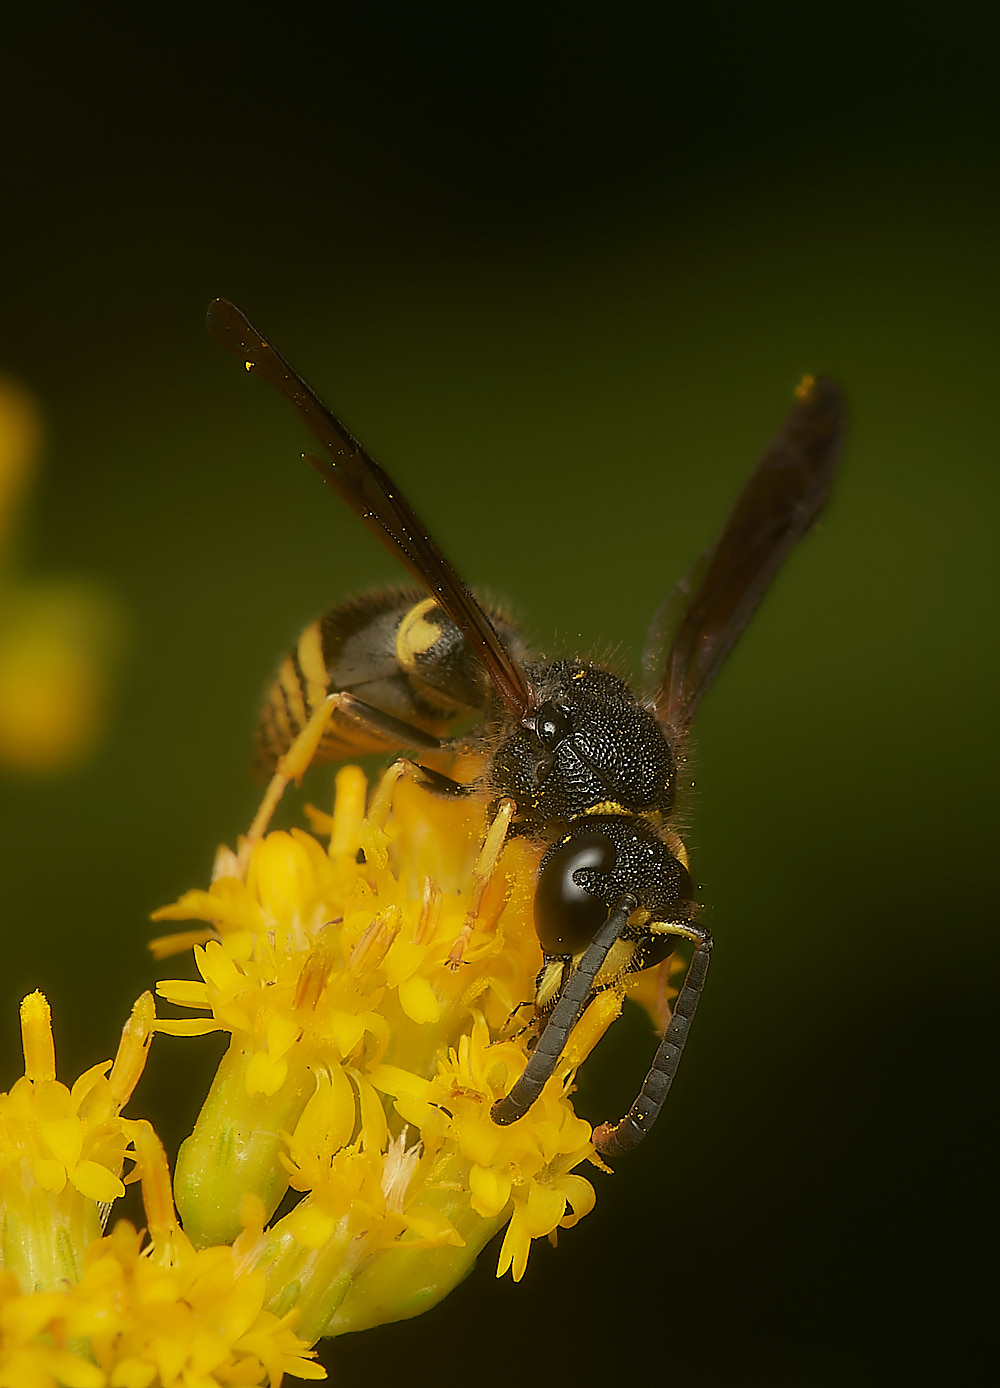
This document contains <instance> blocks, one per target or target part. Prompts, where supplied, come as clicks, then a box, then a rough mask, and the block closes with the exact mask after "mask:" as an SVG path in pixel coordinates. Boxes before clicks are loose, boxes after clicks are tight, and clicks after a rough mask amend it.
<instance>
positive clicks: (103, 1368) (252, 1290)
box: [0, 993, 323, 1388]
mask: <svg viewBox="0 0 1000 1388" xmlns="http://www.w3.org/2000/svg"><path fill="white" fill-rule="evenodd" d="M153 1024H154V1015H153V999H152V997H151V996H150V995H149V994H148V993H147V994H145V995H144V996H143V997H142V998H140V999H139V1001H138V1002H137V1003H136V1005H135V1007H134V1009H133V1011H132V1016H131V1018H130V1019H129V1021H128V1023H127V1024H126V1026H125V1029H124V1031H123V1033H122V1040H121V1044H120V1046H119V1048H118V1054H117V1055H116V1057H115V1059H114V1061H113V1062H111V1061H108V1062H105V1063H104V1064H101V1065H96V1066H93V1067H92V1068H91V1069H89V1070H88V1071H86V1072H85V1073H84V1074H83V1075H81V1076H80V1078H79V1079H78V1080H77V1081H76V1083H75V1084H74V1085H73V1087H72V1088H71V1089H69V1088H67V1087H66V1086H65V1085H64V1084H62V1083H60V1081H58V1080H57V1079H56V1068H55V1047H54V1045H53V1040H52V1028H51V1019H50V1015H49V1008H48V1003H47V1002H46V1000H45V998H44V997H43V996H42V995H41V994H40V993H32V994H30V995H29V996H28V997H27V998H26V999H25V1000H24V1003H23V1004H22V1007H21V1033H22V1041H23V1047H24V1059H25V1067H24V1068H25V1073H24V1077H23V1078H22V1079H20V1080H18V1081H17V1082H16V1083H15V1085H14V1086H13V1088H12V1089H11V1091H10V1093H9V1094H3V1095H0V1215H2V1218H0V1231H2V1232H0V1388H55V1386H56V1385H57V1384H66V1385H69V1386H70V1388H155V1386H156V1385H162V1388H170V1385H175V1384H176V1385H178V1388H180V1385H183V1388H216V1385H222V1384H229V1383H241V1384H262V1383H264V1382H265V1381H266V1382H270V1383H271V1384H272V1385H276V1384H278V1383H280V1381H281V1376H282V1374H283V1373H295V1374H297V1375H299V1376H300V1377H312V1378H319V1377H323V1370H322V1369H321V1368H319V1367H318V1366H317V1365H316V1364H314V1363H313V1362H312V1361H311V1358H309V1357H304V1356H308V1355H309V1346H308V1344H307V1343H306V1342H304V1341H303V1340H301V1339H300V1338H299V1337H298V1336H297V1335H295V1334H294V1333H293V1331H292V1329H291V1321H292V1319H293V1317H291V1316H286V1317H284V1318H281V1317H278V1316H277V1315H275V1314H274V1313H273V1312H271V1311H269V1310H267V1309H265V1307H264V1296H265V1278H264V1274H263V1273H262V1272H254V1271H253V1270H247V1269H244V1268H242V1267H241V1266H240V1264H239V1262H238V1260H237V1258H236V1256H235V1253H234V1250H233V1249H231V1248H227V1247H222V1248H211V1249H206V1250H203V1251H201V1252H197V1251H196V1250H195V1249H194V1247H193V1246H192V1245H191V1243H190V1241H189V1240H188V1239H187V1238H186V1237H185V1235H184V1234H183V1232H182V1231H181V1229H180V1227H179V1225H178V1223H177V1219H176V1215H175V1213H174V1207H173V1201H172V1199H171V1196H170V1176H169V1171H168V1167H167V1161H166V1156H165V1154H164V1152H163V1148H162V1146H161V1145H160V1142H159V1139H158V1138H157V1137H156V1134H155V1133H154V1132H153V1130H152V1128H151V1127H150V1125H149V1124H148V1123H146V1122H141V1121H140V1122H135V1121H133V1120H129V1119H125V1118H122V1117H121V1109H122V1107H123V1105H124V1104H125V1103H126V1101H127V1100H128V1098H129V1096H130V1095H131V1093H132V1090H133V1088H134V1087H135V1084H136V1081H137V1080H138V1078H139V1075H140V1074H141V1072H142V1068H143V1065H144V1063H145V1059H146V1052H147V1049H148V1046H149V1041H150V1037H151V1035H152V1029H153ZM127 1161H128V1162H131V1163H133V1164H134V1169H133V1171H132V1172H131V1173H130V1174H129V1176H128V1177H126V1179H127V1180H133V1179H136V1178H138V1179H140V1180H141V1182H142V1191H143V1198H144V1202H145V1206H146V1216H147V1220H148V1224H149V1241H148V1242H147V1243H146V1245H145V1247H143V1246H142V1242H143V1241H142V1238H141V1236H140V1235H139V1234H137V1233H136V1231H135V1229H133V1227H132V1226H131V1225H130V1224H129V1223H128V1222H127V1221H124V1220H122V1221H119V1223H118V1224H117V1225H116V1226H115V1228H114V1230H113V1231H112V1233H111V1234H110V1235H109V1236H108V1237H107V1238H104V1237H102V1229H103V1224H104V1220H105V1218H106V1216H107V1213H108V1211H109V1209H110V1205H111V1202H112V1201H113V1200H115V1199H117V1198H118V1197H119V1196H121V1195H123V1194H124V1193H125V1186H124V1184H123V1181H122V1174H123V1171H124V1167H125V1163H126V1162H127Z"/></svg>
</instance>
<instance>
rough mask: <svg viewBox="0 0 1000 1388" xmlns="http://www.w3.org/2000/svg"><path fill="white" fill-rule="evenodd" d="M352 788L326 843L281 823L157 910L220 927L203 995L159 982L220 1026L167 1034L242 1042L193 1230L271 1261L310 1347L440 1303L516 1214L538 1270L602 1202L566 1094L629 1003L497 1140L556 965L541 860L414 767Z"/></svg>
mask: <svg viewBox="0 0 1000 1388" xmlns="http://www.w3.org/2000/svg"><path fill="white" fill-rule="evenodd" d="M337 782H338V793H337V801H336V808H335V811H334V814H333V816H332V817H326V816H322V815H319V814H318V813H316V812H313V818H314V821H315V826H316V827H317V828H318V829H319V830H321V831H322V832H323V833H324V834H325V835H328V836H329V846H328V847H327V846H324V845H323V844H321V843H320V841H319V840H318V839H317V838H314V837H312V836H310V835H307V834H305V833H303V832H301V831H297V830H292V831H291V832H290V833H286V832H276V833H271V834H269V835H267V836H266V837H263V838H260V839H259V840H257V841H256V842H254V843H252V844H250V845H248V846H246V847H245V849H244V851H243V853H242V855H241V857H240V858H239V859H237V858H235V857H233V856H232V855H223V856H222V858H221V860H220V863H219V865H218V869H219V875H217V877H216V880H215V881H214V883H213V884H212V886H211V888H210V889H209V890H208V891H202V892H190V893H188V894H186V895H185V896H184V897H182V898H181V900H180V901H179V902H178V903H177V904H176V905H175V906H172V907H167V908H164V909H163V910H161V911H158V912H157V913H156V915H157V918H158V919H161V920H163V919H174V920H181V919H192V918H194V919H200V920H204V921H206V922H209V923H210V926H211V930H210V932H205V935H206V936H208V935H210V938H205V939H204V942H203V943H200V944H197V945H196V947H195V955H196V960H197V965H198V970H199V973H200V975H201V981H200V982H187V981H180V980H178V981H172V982H164V983H161V984H160V985H159V990H158V991H159V992H160V994H161V995H162V996H163V997H164V998H166V999H168V1000H170V1001H171V1002H173V1003H176V1004H180V1005H181V1006H183V1007H186V1008H198V1009H203V1010H205V1011H206V1012H208V1013H209V1014H210V1016H209V1017H206V1018H201V1019H197V1020H185V1019H180V1020H177V1021H163V1020H161V1021H160V1022H158V1023H157V1026H158V1029H159V1030H161V1031H168V1032H173V1033H175V1034H180V1035H190V1034H198V1033H203V1032H205V1031H208V1030H212V1029H222V1030H225V1031H227V1032H229V1033H230V1034H231V1041H230V1046H229V1050H228V1052H227V1055H226V1057H225V1058H224V1059H223V1062H222V1064H221V1066H220V1068H219V1071H218V1074H217V1076H216V1079H215V1081H214V1083H213V1086H212V1089H211V1092H210V1094H209V1097H208V1099H207V1101H206V1104H205V1107H204V1110H203V1112H202V1114H201V1117H200V1118H199V1121H198V1123H197V1125H196V1127H195V1131H194V1132H193V1133H192V1135H191V1137H190V1138H188V1140H187V1142H186V1143H185V1144H184V1146H183V1147H182V1149H181V1152H180V1155H179V1158H178V1164H177V1175H176V1181H175V1192H176V1198H177V1205H178V1209H179V1210H180V1213H181V1216H182V1218H183V1221H184V1227H185V1230H186V1232H187V1234H188V1235H189V1236H190V1237H191V1238H192V1239H193V1241H194V1242H195V1244H205V1245H210V1244H217V1243H234V1244H235V1247H236V1249H237V1250H238V1252H239V1255H240V1257H241V1258H243V1259H244V1260H245V1262H246V1263H247V1265H252V1266H254V1267H257V1268H263V1269H265V1271H266V1274H267V1280H268V1304H269V1305H271V1306H272V1307H273V1308H275V1309H278V1310H284V1309H290V1308H291V1307H293V1306H294V1307H295V1309H296V1310H297V1311H298V1312H299V1313H300V1316H301V1320H299V1321H298V1322H297V1329H298V1331H299V1333H301V1334H303V1335H304V1336H306V1337H308V1338H310V1339H314V1338H318V1337H319V1336H320V1335H333V1334H340V1333H343V1332H344V1331H347V1330H355V1329H361V1328H364V1327H366V1326H370V1325H375V1324H379V1323H381V1322H384V1321H388V1320H394V1319H399V1318H402V1317H407V1316H412V1315H416V1314H418V1313H419V1312H421V1311H423V1310H425V1309H427V1308H428V1307H429V1306H431V1305H433V1304H434V1303H435V1302H436V1301H438V1300H439V1299H440V1298H441V1297H442V1296H444V1295H445V1294H446V1293H447V1292H448V1291H449V1290H451V1288H452V1287H453V1286H454V1285H455V1284H456V1283H457V1282H458V1281H460V1280H461V1279H462V1277H464V1276H465V1275H466V1273H467V1272H468V1271H469V1268H470V1267H471V1265H472V1262H473V1261H474V1259H475V1257H476V1255H477V1254H478V1253H479V1251H480V1250H481V1249H482V1247H483V1245H484V1244H485V1243H486V1242H487V1240H488V1239H489V1238H490V1237H491V1236H492V1235H493V1234H494V1232H496V1230H498V1229H499V1228H501V1227H502V1225H503V1224H504V1222H506V1221H509V1223H508V1228H507V1234H506V1237H505V1240H504V1243H503V1247H502V1249H501V1254H500V1264H499V1273H501V1274H502V1273H503V1272H506V1271H507V1270H508V1269H511V1271H512V1272H513V1275H514V1276H515V1278H519V1277H520V1276H521V1275H522V1274H523V1272H524V1268H525V1263H526V1260H527V1255H528V1247H529V1244H530V1242H531V1240H532V1239H533V1238H538V1237H542V1236H545V1235H549V1234H551V1233H552V1232H553V1231H554V1230H555V1229H556V1228H557V1227H559V1226H562V1227H568V1226H570V1225H572V1224H573V1223H575V1222H576V1221H577V1220H578V1219H579V1218H580V1217H581V1216H582V1215H583V1214H585V1213H586V1212H587V1211H588V1210H589V1209H590V1208H591V1207H592V1205H593V1201H594V1193H593V1189H592V1187H591V1185H590V1183H589V1182H588V1181H586V1180H584V1179H583V1178H582V1177H580V1176H577V1175H573V1174H571V1173H572V1171H573V1169H574V1168H575V1167H576V1166H578V1165H579V1164H580V1163H581V1162H582V1161H584V1160H585V1159H587V1158H588V1157H590V1156H592V1153H593V1148H592V1146H591V1142H590V1137H591V1130H590V1126H589V1124H587V1123H585V1122H584V1121H583V1120H581V1119H579V1118H577V1117H576V1115H575V1114H574V1112H573V1109H572V1106H571V1104H570V1102H569V1099H568V1097H567V1095H568V1091H569V1088H570V1085H571V1080H572V1075H573V1072H574V1070H575V1068H576V1066H577V1065H578V1064H579V1063H580V1061H581V1060H582V1059H583V1056H584V1054H585V1053H586V1052H587V1051H588V1050H589V1049H590V1047H591V1046H592V1045H593V1044H595V1043H596V1041H597V1039H598V1037H599V1036H600V1034H601V1033H602V1032H603V1030H604V1028H605V1027H606V1026H607V1025H608V1024H609V1022H610V1021H611V1020H612V1019H613V1016H614V1015H615V1013H616V1012H617V1009H618V1006H619V1005H620V1003H619V1000H618V999H617V998H616V997H615V996H613V995H612V996H611V997H602V998H600V999H598V1000H597V1005H595V1006H592V1007H591V1008H590V1009H589V1010H588V1013H587V1014H586V1015H585V1017H584V1019H583V1020H582V1022H581V1024H580V1026H579V1027H578V1029H577V1034H575V1035H574V1038H573V1039H572V1041H571V1044H570V1047H569V1048H568V1050H567V1053H566V1055H565V1057H564V1059H563V1062H562V1064H561V1066H560V1068H559V1070H558V1072H557V1074H556V1075H555V1076H554V1078H553V1080H552V1081H551V1082H550V1084H549V1085H548V1086H547V1087H546V1089H545V1091H544V1092H543V1094H542V1097H541V1099H540V1100H539V1102H538V1103H537V1104H536V1105H535V1106H534V1108H533V1109H532V1111H531V1112H530V1113H529V1114H528V1115H527V1116H526V1117H525V1118H524V1119H522V1120H520V1121H519V1122H517V1123H514V1124H512V1125H511V1126H510V1127H507V1128H500V1127H497V1125H496V1124H494V1123H493V1121H492V1120H491V1118H490V1108H491V1106H492V1104H493V1102H494V1101H495V1100H496V1099H497V1098H498V1097H499V1096H500V1095H501V1094H503V1093H505V1092H506V1090H507V1089H509V1087H510V1085H511V1084H512V1083H513V1081H514V1079H515V1078H516V1077H517V1075H518V1074H520V1072H521V1070H522V1069H523V1067H524V1064H525V1061H526V1056H527V1050H526V1047H527V1036H526V1034H525V1033H524V1032H523V1031H521V1032H520V1033H519V1034H515V1035H514V1036H513V1037H512V1038H511V1039H508V1040H497V1039H496V1038H497V1037H498V1036H499V1035H501V1034H502V1033H503V1032H504V1029H505V1027H507V1024H508V1022H509V1020H510V1018H511V1016H512V1014H513V1013H515V1012H516V1010H517V1008H518V1006H519V1004H521V1003H522V1002H523V1001H524V1000H525V999H527V998H530V997H531V996H532V991H533V981H534V975H535V973H536V972H537V969H538V966H539V963H540V954H539V949H538V943H537V939H536V937H535V933H534V929H533V926H532V920H531V909H530V907H531V883H532V881H533V877H534V855H535V853H536V850H535V849H533V848H532V847H531V846H529V845H528V844H526V843H525V842H524V841H523V840H522V839H517V838H513V839H509V838H507V837H506V829H507V825H508V822H509V814H510V808H511V807H510V806H509V805H508V806H501V807H500V810H499V812H498V814H497V816H496V819H495V820H494V822H493V823H492V825H490V826H484V823H483V815H484V810H483V805H482V802H481V801H480V800H476V799H474V798H469V799H466V798H459V799H457V800H447V799H442V798H440V797H437V796H433V795H431V794H430V793H428V792H427V791H426V790H424V789H422V788H421V787H420V786H419V785H417V784H415V783H414V782H413V780H412V779H410V778H409V777H408V776H407V775H406V774H405V771H404V768H403V766H402V765H401V764H400V765H397V766H396V767H394V768H393V769H392V770H391V771H390V772H389V773H387V775H386V776H385V777H384V778H383V780H382V782H381V783H380V785H379V786H378V788H377V789H376V792H375V794H374V796H373V798H372V803H371V806H370V809H369V811H368V813H367V815H366V814H365V790H366V788H365V782H364V778H363V776H362V774H361V772H360V771H358V769H357V768H354V767H347V768H345V769H343V770H342V771H341V772H340V773H339V775H338V778H337ZM484 828H485V832H484ZM244 867H245V875H244V871H243V869H244ZM191 938H192V937H191V935H190V934H184V935H182V936H178V937H172V938H169V939H167V940H166V941H164V942H161V947H162V949H163V951H164V952H166V951H168V950H170V949H171V948H173V947H174V946H175V945H177V946H180V945H187V944H188V943H190V941H191ZM290 1190H291V1191H292V1192H296V1193H297V1194H298V1197H299V1198H298V1199H297V1200H296V1201H295V1203H294V1204H293V1205H292V1207H291V1208H290V1209H289V1210H288V1212H287V1213H284V1212H283V1211H284V1210H285V1208H286V1207H287V1206H288V1205H289V1204H291V1202H292V1200H293V1199H294V1198H295V1197H294V1196H291V1195H290V1194H289V1191H290ZM283 1202H284V1204H283ZM279 1207H280V1208H279ZM276 1213H277V1214H278V1216H279V1217H278V1218H277V1219H275V1220H274V1222H273V1223H270V1225H269V1224H268V1221H271V1220H272V1218H273V1217H274V1216H275V1214H276Z"/></svg>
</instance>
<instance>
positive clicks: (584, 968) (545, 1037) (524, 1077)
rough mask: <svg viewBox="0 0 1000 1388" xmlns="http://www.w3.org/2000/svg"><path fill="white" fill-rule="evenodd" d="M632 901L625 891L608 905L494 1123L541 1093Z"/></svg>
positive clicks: (510, 1117) (517, 1113)
mask: <svg viewBox="0 0 1000 1388" xmlns="http://www.w3.org/2000/svg"><path fill="white" fill-rule="evenodd" d="M636 905H637V903H636V900H635V897H633V896H629V895H628V894H626V895H624V896H622V897H620V898H619V900H618V901H617V902H616V903H615V905H614V906H613V907H612V909H611V914H610V915H609V916H608V918H607V920H606V921H605V922H604V924H603V925H602V926H601V928H600V930H598V932H597V934H596V935H595V936H594V938H593V939H592V940H591V942H590V944H589V945H588V946H587V948H586V950H585V951H584V953H583V957H582V958H581V960H580V962H579V964H578V965H577V966H576V968H575V969H574V971H573V973H572V975H571V976H570V979H569V982H568V983H567V984H566V987H565V988H564V989H563V991H562V992H561V993H560V995H559V1001H558V1002H557V1003H556V1005H555V1007H554V1008H553V1009H552V1014H551V1016H550V1017H549V1020H548V1022H547V1023H546V1026H545V1030H544V1031H543V1032H542V1034H541V1036H540V1037H539V1038H538V1045H537V1046H536V1047H535V1049H534V1050H533V1051H532V1053H531V1057H530V1059H529V1061H528V1063H527V1065H526V1066H525V1067H524V1070H523V1072H522V1074H521V1076H520V1078H519V1079H518V1080H516V1081H515V1082H514V1086H513V1088H512V1089H511V1091H510V1093H509V1094H507V1095H505V1096H504V1098H502V1099H498V1100H497V1101H496V1103H495V1104H494V1105H493V1108H492V1110H491V1116H492V1118H493V1121H494V1123H499V1124H500V1125H501V1126H504V1125H506V1124H507V1123H514V1122H516V1121H517V1119H518V1118H523V1117H524V1115H525V1114H526V1113H527V1112H528V1110H529V1109H530V1108H531V1106H532V1104H533V1103H534V1102H535V1100H536V1099H537V1098H538V1096H539V1094H541V1092H542V1088H543V1086H544V1084H545V1082H546V1080H547V1079H548V1078H549V1077H550V1076H551V1074H552V1072H553V1071H554V1070H555V1068H556V1065H557V1063H558V1061H559V1057H560V1056H561V1055H562V1053H563V1051H564V1050H565V1049H566V1042H567V1041H568V1040H569V1034H570V1032H571V1031H572V1030H573V1028H574V1027H575V1026H576V1024H577V1022H578V1021H579V1019H580V1014H581V1012H582V1011H583V1008H584V1005H585V1003H586V1002H587V999H588V998H589V997H590V994H591V990H592V989H593V986H594V979H595V978H596V977H597V975H598V973H599V972H600V970H601V966H602V965H603V963H604V961H605V959H606V958H607V957H608V953H609V952H610V950H611V946H612V945H613V944H614V943H615V941H616V940H617V939H618V938H619V936H620V935H621V933H622V931H623V930H624V929H625V927H626V925H627V924H628V918H629V916H630V915H631V914H632V912H633V911H634V910H635V909H636Z"/></svg>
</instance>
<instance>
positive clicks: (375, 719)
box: [336, 692, 441, 752]
mask: <svg viewBox="0 0 1000 1388" xmlns="http://www.w3.org/2000/svg"><path fill="white" fill-rule="evenodd" d="M336 699H337V710H338V712H340V713H343V714H346V716H347V717H348V718H350V719H351V720H352V722H355V723H357V725H358V727H359V728H364V730H365V731H366V732H370V733H376V734H378V736H380V737H384V738H385V739H386V741H387V742H390V743H392V744H393V745H394V746H396V747H419V748H421V749H423V750H424V751H427V752H436V751H438V750H439V749H440V747H441V739H440V738H439V737H435V736H434V735H433V733H427V732H424V730H423V728H418V727H416V726H415V725H414V724H413V723H407V722H405V721H404V720H403V719H402V718H394V717H393V716H392V714H391V713H386V712H385V710H384V709H381V708H376V707H375V705H374V704H368V703H366V702H365V701H364V699H358V698H356V697H355V696H354V695H353V694H346V693H343V692H341V693H339V694H337V696H336Z"/></svg>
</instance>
